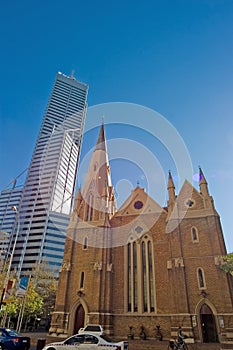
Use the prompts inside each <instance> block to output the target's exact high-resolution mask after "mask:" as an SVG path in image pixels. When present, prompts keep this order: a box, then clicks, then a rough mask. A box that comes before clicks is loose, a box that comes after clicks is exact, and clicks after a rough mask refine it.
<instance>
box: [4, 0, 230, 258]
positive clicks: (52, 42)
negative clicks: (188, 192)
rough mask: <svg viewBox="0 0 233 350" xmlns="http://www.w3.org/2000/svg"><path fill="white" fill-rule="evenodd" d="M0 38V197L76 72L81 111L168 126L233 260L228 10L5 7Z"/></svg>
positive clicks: (199, 3)
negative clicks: (139, 109) (209, 199)
mask: <svg viewBox="0 0 233 350" xmlns="http://www.w3.org/2000/svg"><path fill="white" fill-rule="evenodd" d="M0 29H1V56H0V63H1V64H0V70H1V101H0V130H1V139H0V166H1V175H0V190H2V189H3V188H4V187H5V186H6V185H7V184H8V183H9V182H10V181H11V180H12V179H13V178H15V177H16V176H17V175H18V174H19V173H20V172H21V171H23V170H24V169H25V168H27V166H28V165H29V162H30V158H31V155H32V151H33V148H34V145H35V141H36V138H37V135H38V132H39V128H40V124H41V121H42V117H43V113H44V110H45V108H46V104H47V101H48V97H49V94H50V91H51V88H52V84H53V81H54V78H55V75H56V73H57V71H61V72H63V73H64V74H67V75H69V74H70V73H71V71H72V70H73V69H74V70H75V76H76V78H77V79H79V80H81V81H84V82H86V83H88V85H89V94H88V105H89V106H93V105H96V104H101V103H109V102H129V103H135V104H139V105H142V106H145V107H148V108H151V109H153V110H156V111H157V112H159V113H160V114H162V115H163V116H164V117H165V118H167V120H168V121H169V122H170V123H172V125H173V126H174V127H175V128H176V130H177V131H178V132H179V134H180V135H181V136H182V138H183V140H184V143H185V144H186V146H187V148H188V151H189V154H190V156H191V160H192V164H193V167H194V170H195V171H197V170H198V166H199V165H201V166H202V168H203V171H204V173H205V175H206V178H207V180H208V182H209V189H210V193H211V194H212V196H213V197H214V200H215V205H216V208H217V210H218V212H219V214H220V215H221V220H222V226H223V229H224V235H225V239H226V244H227V248H228V250H229V251H232V250H233V240H232V222H231V219H232V214H233V213H232V203H231V200H232V198H233V163H232V153H233V118H232V111H233V98H232V97H233V96H232V95H233V59H232V57H233V39H232V38H233V3H232V1H231V0H213V1H211V0H183V1H182V0H170V1H168V0H158V1H156V0H154V1H147V0H146V1H131V0H129V1H123V0H119V1H111V0H108V1H104V0H103V1H94V0H93V1H86V2H84V1H77V0H66V1H61V0H56V1H55V0H54V1H52V0H50V1H45V0H41V1H40V2H35V1H29V0H22V1H18V0H12V1H10V2H4V3H3V4H2V8H1V14H0ZM107 131H108V132H109V134H111V130H110V128H109V130H108V128H107ZM96 132H97V131H96ZM133 137H135V140H136V141H138V139H137V138H138V137H140V143H145V145H146V147H147V146H148V144H147V143H146V140H147V141H148V137H145V135H140V136H139V135H138V133H137V132H136V131H135V132H133ZM91 139H92V140H94V141H95V137H92V138H91ZM85 142H86V143H84V146H85V145H87V146H86V147H87V148H88V147H89V146H88V145H89V144H90V140H87V141H85ZM148 147H149V146H148ZM151 148H153V147H152V145H151ZM153 152H154V153H155V154H156V144H155V146H154V148H153ZM113 163H114V162H113ZM168 163H169V162H168ZM163 166H164V167H165V169H164V171H165V173H166V172H167V171H168V170H169V168H170V166H169V164H165V165H163ZM114 168H119V167H117V166H115V167H114V164H113V170H112V172H114ZM166 168H168V169H166ZM171 168H172V165H171ZM131 170H132V168H131ZM136 173H137V171H136ZM131 175H132V174H131ZM136 177H137V175H136ZM113 178H114V174H113ZM118 180H119V179H118ZM118 180H116V181H118ZM130 181H133V182H135V181H136V180H135V179H133V180H132V179H130ZM133 185H134V183H133ZM155 199H156V198H155ZM160 204H162V205H164V204H165V203H160Z"/></svg>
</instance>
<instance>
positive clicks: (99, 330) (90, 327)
mask: <svg viewBox="0 0 233 350" xmlns="http://www.w3.org/2000/svg"><path fill="white" fill-rule="evenodd" d="M78 333H79V334H80V333H93V334H98V335H104V329H103V327H102V326H101V325H100V324H87V325H86V327H84V328H80V329H79V331H78Z"/></svg>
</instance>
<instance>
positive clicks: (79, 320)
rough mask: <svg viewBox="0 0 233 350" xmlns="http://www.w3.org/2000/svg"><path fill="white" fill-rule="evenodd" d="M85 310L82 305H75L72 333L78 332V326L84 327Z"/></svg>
mask: <svg viewBox="0 0 233 350" xmlns="http://www.w3.org/2000/svg"><path fill="white" fill-rule="evenodd" d="M84 319H85V311H84V308H83V306H82V305H79V306H78V307H77V310H76V313H75V322H74V334H76V333H78V331H79V329H80V328H83V327H84Z"/></svg>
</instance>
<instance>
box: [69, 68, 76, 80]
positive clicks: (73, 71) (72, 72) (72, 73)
mask: <svg viewBox="0 0 233 350" xmlns="http://www.w3.org/2000/svg"><path fill="white" fill-rule="evenodd" d="M74 73H75V70H74V69H72V71H71V74H70V77H71V78H72V79H74Z"/></svg>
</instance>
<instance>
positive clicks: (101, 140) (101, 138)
mask: <svg viewBox="0 0 233 350" xmlns="http://www.w3.org/2000/svg"><path fill="white" fill-rule="evenodd" d="M95 150H101V151H105V152H107V147H106V139H105V132H104V122H103V121H102V125H101V128H100V131H99V135H98V139H97V142H96V147H95Z"/></svg>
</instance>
